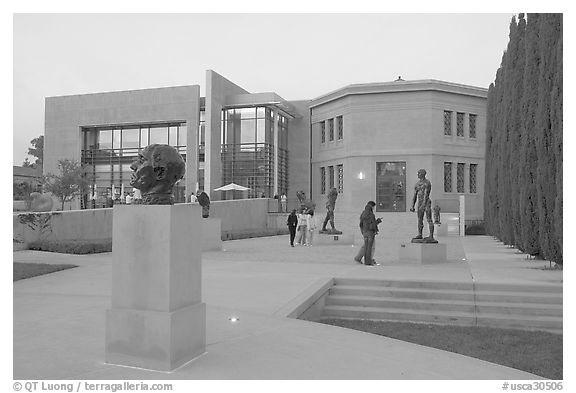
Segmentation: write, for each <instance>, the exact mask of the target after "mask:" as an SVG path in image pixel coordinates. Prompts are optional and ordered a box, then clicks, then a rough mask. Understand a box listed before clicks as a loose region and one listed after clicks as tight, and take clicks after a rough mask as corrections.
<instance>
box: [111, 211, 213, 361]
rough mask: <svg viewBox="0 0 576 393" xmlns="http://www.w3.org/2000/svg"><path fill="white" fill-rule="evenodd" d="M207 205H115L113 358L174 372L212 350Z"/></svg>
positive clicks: (113, 234) (112, 310)
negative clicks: (206, 291)
mask: <svg viewBox="0 0 576 393" xmlns="http://www.w3.org/2000/svg"><path fill="white" fill-rule="evenodd" d="M201 220H202V217H201V207H200V206H199V205H196V206H190V205H174V206H169V205H140V206H130V205H117V206H114V217H113V233H112V237H113V246H112V257H113V265H112V307H111V309H109V310H107V313H106V348H105V351H106V363H111V364H118V365H124V366H133V367H141V368H147V369H153V370H159V371H170V370H173V369H175V368H177V367H179V366H181V365H183V364H184V363H186V362H188V361H190V360H192V359H194V358H195V357H197V356H199V355H201V354H202V353H204V352H205V347H206V309H205V305H204V304H203V303H202V302H201V294H202V288H201V282H202V259H201V248H202V245H201V241H202V235H201V229H202V222H201Z"/></svg>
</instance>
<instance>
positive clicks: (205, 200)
mask: <svg viewBox="0 0 576 393" xmlns="http://www.w3.org/2000/svg"><path fill="white" fill-rule="evenodd" d="M196 194H197V198H198V203H199V204H200V206H202V217H203V218H208V216H209V215H210V197H209V196H208V194H206V193H205V192H204V191H198V192H197V193H196Z"/></svg>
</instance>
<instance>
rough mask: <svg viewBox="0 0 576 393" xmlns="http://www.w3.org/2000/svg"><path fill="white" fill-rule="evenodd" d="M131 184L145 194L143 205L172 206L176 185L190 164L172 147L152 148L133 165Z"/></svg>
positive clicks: (146, 150)
mask: <svg viewBox="0 0 576 393" xmlns="http://www.w3.org/2000/svg"><path fill="white" fill-rule="evenodd" d="M130 169H132V171H133V173H132V178H131V179H130V185H131V186H132V187H134V188H136V189H138V190H140V192H141V194H142V204H143V205H172V204H174V197H173V196H172V190H173V188H174V184H176V182H178V181H179V180H180V179H182V178H183V177H184V172H185V170H186V165H185V163H184V159H183V158H182V156H181V155H180V154H179V153H178V151H177V150H176V149H175V148H174V147H172V146H168V145H158V144H154V145H150V146H147V147H146V148H144V149H143V150H142V151H141V152H140V153H138V160H136V161H134V162H133V163H132V165H130Z"/></svg>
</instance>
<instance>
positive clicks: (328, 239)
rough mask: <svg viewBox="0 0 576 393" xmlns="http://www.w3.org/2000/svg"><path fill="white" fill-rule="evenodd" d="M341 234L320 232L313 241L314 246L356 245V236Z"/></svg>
mask: <svg viewBox="0 0 576 393" xmlns="http://www.w3.org/2000/svg"><path fill="white" fill-rule="evenodd" d="M338 232H339V233H327V232H318V234H317V235H314V237H313V239H312V245H315V244H317V245H323V246H327V245H352V244H354V235H351V234H343V233H342V232H340V231H338Z"/></svg>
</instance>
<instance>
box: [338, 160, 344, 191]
mask: <svg viewBox="0 0 576 393" xmlns="http://www.w3.org/2000/svg"><path fill="white" fill-rule="evenodd" d="M337 168H338V193H339V194H342V193H343V192H344V165H342V164H340V165H338V167H337Z"/></svg>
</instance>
